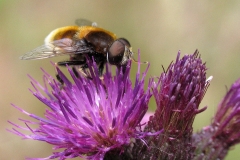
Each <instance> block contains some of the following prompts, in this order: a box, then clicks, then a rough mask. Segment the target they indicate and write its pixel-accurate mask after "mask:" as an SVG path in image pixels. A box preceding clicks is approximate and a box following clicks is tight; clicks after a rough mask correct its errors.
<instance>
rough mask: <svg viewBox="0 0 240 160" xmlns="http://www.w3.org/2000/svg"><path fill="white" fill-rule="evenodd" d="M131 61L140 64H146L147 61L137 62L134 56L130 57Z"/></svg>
mask: <svg viewBox="0 0 240 160" xmlns="http://www.w3.org/2000/svg"><path fill="white" fill-rule="evenodd" d="M131 59H132V61H133V62H135V63H140V64H148V63H149V62H148V61H145V62H139V61H137V60H136V59H135V58H134V57H131Z"/></svg>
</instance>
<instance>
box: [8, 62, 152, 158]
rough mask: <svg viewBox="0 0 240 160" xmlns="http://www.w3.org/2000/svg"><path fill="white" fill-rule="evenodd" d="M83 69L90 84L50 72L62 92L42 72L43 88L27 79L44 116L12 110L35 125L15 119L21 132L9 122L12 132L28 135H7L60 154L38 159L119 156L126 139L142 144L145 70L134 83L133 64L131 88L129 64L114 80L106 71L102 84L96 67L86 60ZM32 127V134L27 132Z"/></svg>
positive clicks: (146, 103)
mask: <svg viewBox="0 0 240 160" xmlns="http://www.w3.org/2000/svg"><path fill="white" fill-rule="evenodd" d="M88 65H89V66H93V67H90V68H89V73H88V74H89V75H90V76H91V77H92V80H90V79H88V78H86V77H84V76H79V77H77V76H76V75H75V74H74V72H73V70H72V69H71V68H69V67H68V71H69V73H70V75H71V77H72V79H73V83H72V82H70V81H69V80H68V78H67V77H66V76H65V75H64V74H63V73H62V72H61V71H60V69H59V68H58V67H56V70H57V73H58V75H59V76H60V78H61V79H62V80H63V82H64V84H65V86H64V87H62V85H61V84H60V83H59V82H58V81H56V80H55V79H54V78H53V77H51V76H50V75H49V74H48V73H46V72H45V71H44V70H43V73H44V75H43V79H44V86H42V85H40V83H38V82H37V81H36V80H34V79H33V78H31V77H30V79H31V83H32V85H33V88H34V89H35V91H32V90H31V92H32V93H33V95H34V96H35V97H37V98H38V99H39V100H40V101H42V102H43V103H44V104H45V105H47V106H48V107H49V108H48V109H47V110H46V112H45V118H41V117H39V116H37V115H34V114H31V113H28V112H26V111H24V110H23V109H20V108H19V107H17V106H15V105H13V106H14V107H16V108H17V109H19V110H20V111H21V112H22V113H24V114H26V115H28V116H30V117H32V118H33V119H36V120H37V122H32V121H27V120H21V121H23V122H24V123H25V124H26V127H21V126H19V125H16V124H14V123H12V122H10V123H11V124H12V125H14V126H15V128H18V129H23V130H27V131H30V132H31V133H30V134H28V135H27V134H23V133H21V132H20V131H18V130H17V129H15V128H13V129H12V130H10V131H11V132H13V133H14V134H17V135H19V136H21V137H23V138H24V139H33V140H39V141H45V142H47V143H49V144H52V145H53V149H54V150H58V149H64V150H63V151H58V152H54V153H53V154H52V155H51V156H49V157H47V158H43V159H54V158H59V159H67V158H73V157H87V158H88V159H103V158H104V156H105V154H106V153H107V152H108V151H112V150H119V152H121V151H123V147H124V146H125V145H129V144H130V142H131V139H143V137H145V136H147V135H149V133H148V132H143V131H142V130H141V125H140V121H141V120H142V118H143V116H144V114H145V113H146V111H147V109H148V101H149V99H150V97H151V95H152V94H151V93H150V85H151V84H150V83H149V85H148V88H147V90H146V92H145V91H144V79H145V76H146V73H147V70H148V68H149V65H148V67H147V69H146V71H145V72H144V73H143V74H142V78H141V79H140V63H138V72H137V74H136V80H135V85H134V86H132V83H131V81H130V78H129V72H130V68H131V62H129V63H128V65H127V66H126V70H125V73H124V74H123V73H122V72H121V71H120V70H117V73H116V75H115V76H113V75H112V74H111V72H110V71H109V68H108V67H107V68H106V73H105V74H104V75H103V80H101V79H100V78H99V76H98V69H97V65H96V63H92V62H91V61H88ZM79 74H80V73H79ZM48 85H49V86H50V89H49V87H47V86H48ZM41 90H42V91H43V93H44V94H42V93H41ZM45 95H47V96H45ZM34 125H36V129H34V127H32V126H34Z"/></svg>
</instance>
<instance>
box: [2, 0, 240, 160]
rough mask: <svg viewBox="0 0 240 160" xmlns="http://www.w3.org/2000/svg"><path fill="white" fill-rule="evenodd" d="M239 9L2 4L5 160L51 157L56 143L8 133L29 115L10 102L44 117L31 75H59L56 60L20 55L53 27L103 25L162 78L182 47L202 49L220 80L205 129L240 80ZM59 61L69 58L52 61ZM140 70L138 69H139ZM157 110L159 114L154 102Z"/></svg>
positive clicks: (79, 1)
mask: <svg viewBox="0 0 240 160" xmlns="http://www.w3.org/2000/svg"><path fill="white" fill-rule="evenodd" d="M239 8H240V1H238V0H229V1H225V2H224V1H222V2H220V1H217V0H212V1H209V0H201V1H188V0H182V1H173V0H152V1H144V0H142V1H140V0H139V1H128V0H122V1H117V0H102V1H90V0H71V1H68V0H61V1H60V0H51V1H42V0H35V1H32V0H22V1H13V0H0V55H1V58H0V62H1V63H0V70H1V72H0V74H1V75H0V107H1V111H0V125H1V128H0V160H18V159H19V160H21V159H24V158H25V157H46V156H48V155H50V153H51V152H52V150H51V146H49V145H47V144H45V143H43V142H34V141H31V140H21V139H20V137H18V136H15V135H13V134H10V133H8V132H7V131H6V128H11V127H12V126H11V125H10V124H8V123H7V120H11V121H13V122H17V123H18V120H17V119H18V118H19V117H21V118H27V117H26V116H25V115H23V114H22V113H20V112H19V111H18V110H16V109H14V108H13V107H11V105H10V103H14V104H16V105H18V106H19V107H22V108H24V109H25V110H27V111H28V112H30V113H35V114H37V115H43V112H44V110H45V106H44V105H43V104H41V103H40V102H39V101H38V100H37V99H36V98H34V97H33V96H32V95H31V93H30V92H29V91H28V88H31V84H30V83H29V79H28V77H27V74H30V75H31V76H32V77H34V78H35V79H36V80H38V81H40V82H42V72H41V70H40V67H43V68H44V69H45V70H47V71H48V72H49V73H50V74H52V75H54V74H55V72H54V69H53V67H52V66H51V64H50V63H49V62H50V59H45V60H38V61H21V60H19V59H18V57H19V56H21V55H22V54H24V53H25V52H27V51H30V50H32V49H33V48H35V47H37V46H40V45H42V44H43V40H44V38H45V36H46V35H47V34H48V33H49V32H50V31H52V30H53V29H55V28H58V27H62V26H67V25H74V22H75V20H76V19H78V18H86V19H89V20H92V21H96V22H97V23H98V26H100V27H103V28H105V29H108V30H110V31H112V32H114V33H116V34H117V35H118V36H119V37H125V38H127V39H128V40H129V41H130V42H131V44H132V46H133V49H134V51H135V52H137V50H138V49H140V50H141V59H142V61H149V62H150V63H151V67H150V71H149V73H148V76H157V75H160V73H161V72H162V67H161V65H163V66H165V68H166V67H167V66H168V64H169V63H170V62H171V61H173V60H175V57H176V54H177V52H178V50H181V52H182V54H185V53H193V52H194V51H195V49H199V51H200V53H201V57H202V59H203V60H204V61H206V62H207V67H208V68H209V70H208V76H210V75H213V77H214V79H213V80H212V82H211V85H210V88H209V89H208V92H207V94H206V95H205V98H204V100H203V101H202V103H201V106H200V107H201V108H202V107H204V106H206V105H207V106H208V109H207V111H205V112H204V113H202V114H200V115H198V116H197V117H196V120H195V123H194V130H195V131H198V130H200V129H201V128H202V127H203V126H206V125H208V124H209V123H210V122H211V117H212V116H213V114H214V113H215V111H216V107H217V105H218V103H219V102H220V100H221V98H222V97H223V96H224V94H225V93H226V86H227V87H230V86H231V84H232V83H233V82H234V81H235V80H236V79H238V78H239V77H240V69H239V64H240V31H239V28H240V9H239ZM135 57H136V56H135ZM60 59H66V57H60V58H55V59H51V61H58V60H60ZM142 68H143V69H144V68H145V66H144V65H143V66H142ZM135 71H136V65H134V67H133V71H132V72H133V73H134V72H135ZM133 77H134V75H132V78H133ZM151 109H152V110H154V103H151ZM239 157H240V147H239V146H236V147H234V148H232V150H231V151H230V152H229V154H228V156H227V158H226V159H227V160H232V159H239Z"/></svg>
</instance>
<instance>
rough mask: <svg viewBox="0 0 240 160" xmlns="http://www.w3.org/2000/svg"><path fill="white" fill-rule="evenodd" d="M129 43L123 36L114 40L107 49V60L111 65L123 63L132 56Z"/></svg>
mask: <svg viewBox="0 0 240 160" xmlns="http://www.w3.org/2000/svg"><path fill="white" fill-rule="evenodd" d="M132 54H133V53H132V51H131V45H130V43H129V41H128V40H126V39H125V38H119V39H117V40H115V41H114V42H113V43H112V45H111V46H110V47H109V49H108V53H107V60H108V62H109V63H110V64H112V65H124V64H126V62H127V61H128V60H129V59H130V58H131V56H132Z"/></svg>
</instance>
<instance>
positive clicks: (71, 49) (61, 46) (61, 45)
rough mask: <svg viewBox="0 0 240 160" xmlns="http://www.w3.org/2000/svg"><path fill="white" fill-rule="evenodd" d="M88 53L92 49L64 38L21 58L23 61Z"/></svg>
mask: <svg viewBox="0 0 240 160" xmlns="http://www.w3.org/2000/svg"><path fill="white" fill-rule="evenodd" d="M88 52H90V49H89V47H87V46H86V45H81V43H77V42H75V41H73V40H71V39H68V38H64V39H60V40H56V41H53V42H50V43H46V44H44V45H42V46H39V47H37V48H35V49H34V50H32V51H30V52H27V53H26V54H24V55H22V56H21V57H19V58H20V59H22V60H34V59H44V58H51V57H56V56H62V55H72V54H83V53H88Z"/></svg>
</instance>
